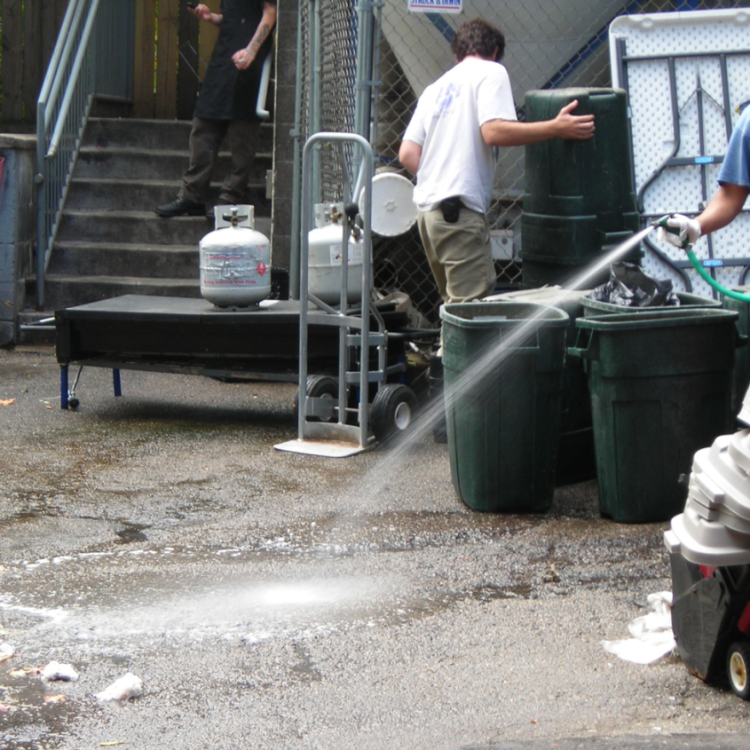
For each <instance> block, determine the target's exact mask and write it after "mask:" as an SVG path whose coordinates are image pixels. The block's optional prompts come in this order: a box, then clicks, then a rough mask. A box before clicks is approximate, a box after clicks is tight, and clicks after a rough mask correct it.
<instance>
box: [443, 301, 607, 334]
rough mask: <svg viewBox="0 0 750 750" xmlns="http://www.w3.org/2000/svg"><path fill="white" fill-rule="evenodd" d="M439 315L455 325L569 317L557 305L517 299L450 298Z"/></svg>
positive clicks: (558, 323) (560, 321)
mask: <svg viewBox="0 0 750 750" xmlns="http://www.w3.org/2000/svg"><path fill="white" fill-rule="evenodd" d="M440 317H441V319H442V320H443V321H444V322H446V323H448V324H449V325H454V326H456V327H458V328H493V327H505V326H508V327H510V326H517V325H519V324H520V323H525V322H528V321H536V322H538V323H539V324H540V325H544V326H551V327H564V326H567V325H568V322H569V320H570V317H569V316H568V313H566V312H565V311H564V310H560V309H559V308H557V307H550V306H548V305H541V304H535V303H529V302H517V301H513V302H494V301H493V302H488V301H481V302H453V303H449V304H447V305H443V306H442V307H441V308H440ZM609 317H613V316H609Z"/></svg>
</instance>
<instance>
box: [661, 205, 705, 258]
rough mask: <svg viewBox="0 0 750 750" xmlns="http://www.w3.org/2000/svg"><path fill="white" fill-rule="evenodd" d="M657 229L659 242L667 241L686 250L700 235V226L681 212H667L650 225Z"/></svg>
mask: <svg viewBox="0 0 750 750" xmlns="http://www.w3.org/2000/svg"><path fill="white" fill-rule="evenodd" d="M651 226H653V227H655V228H656V229H657V230H658V240H659V242H668V243H669V244H670V245H674V246H675V247H679V248H680V249H681V250H684V251H685V252H687V251H688V250H690V248H691V247H692V246H693V245H694V244H695V243H696V241H697V240H698V238H699V237H700V236H701V226H700V224H699V223H698V222H697V221H696V220H695V219H689V218H688V217H687V216H683V215H682V214H667V215H666V216H662V217H661V219H657V220H656V221H655V222H653V224H652V225H651Z"/></svg>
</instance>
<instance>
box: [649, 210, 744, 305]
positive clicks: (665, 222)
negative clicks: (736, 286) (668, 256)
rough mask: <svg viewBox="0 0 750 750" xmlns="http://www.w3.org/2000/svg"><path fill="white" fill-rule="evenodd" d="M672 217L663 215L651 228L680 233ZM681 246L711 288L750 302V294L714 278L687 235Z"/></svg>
mask: <svg viewBox="0 0 750 750" xmlns="http://www.w3.org/2000/svg"><path fill="white" fill-rule="evenodd" d="M671 218H672V216H671V215H669V214H668V215H667V216H662V218H661V219H659V220H658V221H655V222H654V223H653V224H652V225H651V226H650V227H649V230H651V229H663V230H664V231H665V232H669V233H670V234H679V231H678V230H677V228H676V227H673V226H670V224H669V220H670V219H671ZM680 247H681V248H682V249H683V250H684V251H685V252H686V253H687V257H688V260H689V261H690V263H691V264H692V265H693V268H694V269H695V270H696V271H697V273H698V275H699V276H700V277H701V278H702V279H703V280H704V281H705V282H706V283H707V284H708V285H709V286H710V287H711V288H713V289H715V290H716V291H717V292H719V293H720V294H723V295H724V296H725V297H731V298H732V299H736V300H739V301H740V302H750V295H748V294H742V292H735V291H733V290H732V289H727V288H726V287H725V286H723V285H722V284H720V283H719V282H718V281H716V279H714V278H713V277H712V276H711V274H709V273H708V271H706V269H705V268H704V267H703V264H702V263H701V262H700V261H699V260H698V258H696V257H695V253H694V252H693V245H692V244H691V242H690V240H689V239H688V238H687V237H686V238H685V239H684V240H683V241H682V244H681V245H680Z"/></svg>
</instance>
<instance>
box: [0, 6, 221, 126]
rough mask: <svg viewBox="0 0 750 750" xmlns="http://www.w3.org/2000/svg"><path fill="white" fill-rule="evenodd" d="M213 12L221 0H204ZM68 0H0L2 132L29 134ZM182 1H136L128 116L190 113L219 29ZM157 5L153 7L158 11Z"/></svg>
mask: <svg viewBox="0 0 750 750" xmlns="http://www.w3.org/2000/svg"><path fill="white" fill-rule="evenodd" d="M209 4H210V6H211V7H212V8H214V10H216V11H218V9H219V0H209ZM67 5H68V0H0V12H1V13H2V51H3V54H2V60H1V61H0V84H1V86H2V94H1V96H0V130H1V129H7V130H28V131H33V128H34V121H35V118H36V100H37V98H38V96H39V91H40V89H41V86H42V82H43V80H44V76H45V73H46V68H47V65H48V63H49V60H50V57H51V55H52V50H53V49H54V46H55V42H56V41H57V34H58V31H59V29H60V26H61V24H62V21H63V18H64V16H65V9H66V7H67ZM184 5H185V0H136V3H135V40H134V44H135V49H134V51H133V52H134V54H133V60H134V71H133V85H134V91H133V114H134V115H135V116H136V117H145V118H162V119H172V118H174V117H181V118H189V117H191V116H192V111H193V107H194V106H195V99H196V97H197V92H198V89H199V81H198V79H197V77H196V74H197V75H199V76H200V78H201V79H202V78H203V76H204V75H205V69H206V63H207V61H208V59H209V58H210V56H211V50H212V49H213V45H214V43H215V41H216V37H217V34H218V29H217V28H216V27H215V26H213V25H211V24H208V23H201V22H199V21H198V20H197V19H196V18H195V17H194V16H192V15H191V14H189V13H187V11H186V9H185V7H184ZM157 6H158V12H157Z"/></svg>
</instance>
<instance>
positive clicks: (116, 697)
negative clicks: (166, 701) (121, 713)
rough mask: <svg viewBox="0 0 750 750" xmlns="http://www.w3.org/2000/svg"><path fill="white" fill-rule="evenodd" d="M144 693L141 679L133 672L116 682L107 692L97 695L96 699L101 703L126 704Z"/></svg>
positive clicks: (103, 691)
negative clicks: (115, 702)
mask: <svg viewBox="0 0 750 750" xmlns="http://www.w3.org/2000/svg"><path fill="white" fill-rule="evenodd" d="M142 692H143V683H142V682H141V678H140V677H136V676H135V675H134V674H133V673H132V672H128V673H127V674H125V675H123V676H122V677H120V679H119V680H115V682H113V683H112V684H111V685H110V686H109V687H108V688H107V689H106V690H102V692H101V693H97V694H96V696H95V697H96V699H97V700H100V701H122V702H125V701H127V700H130V698H138V697H139V696H140V695H141V693H142Z"/></svg>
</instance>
